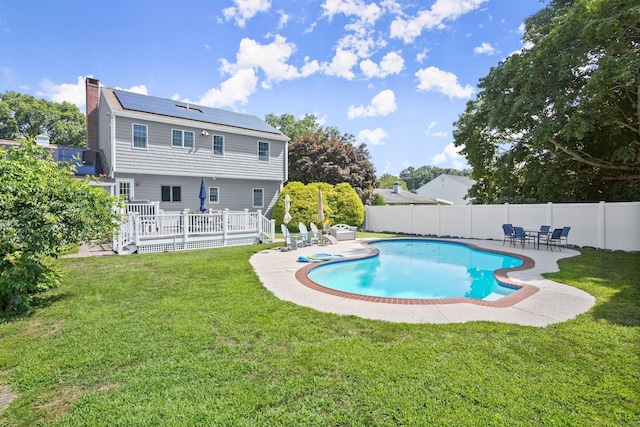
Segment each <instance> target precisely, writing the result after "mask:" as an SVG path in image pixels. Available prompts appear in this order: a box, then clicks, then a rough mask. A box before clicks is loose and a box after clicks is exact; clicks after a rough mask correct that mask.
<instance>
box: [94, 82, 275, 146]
mask: <svg viewBox="0 0 640 427" xmlns="http://www.w3.org/2000/svg"><path fill="white" fill-rule="evenodd" d="M101 89H102V91H103V92H107V93H109V92H110V93H113V95H115V99H117V101H118V103H119V105H118V106H116V105H112V108H117V107H121V108H122V110H128V111H137V112H140V113H147V114H154V115H159V116H165V117H174V118H180V119H187V120H195V121H198V122H202V123H209V124H215V125H222V126H230V127H234V128H240V129H247V130H252V131H258V132H266V133H270V134H274V136H278V137H281V136H284V135H283V134H282V132H280V131H279V130H277V129H276V128H274V127H273V126H271V125H269V124H268V123H266V122H265V121H264V120H262V119H260V118H259V117H257V116H252V115H248V114H241V113H235V112H232V111H226V110H221V109H218V108H210V107H204V106H201V105H196V104H190V103H186V102H180V101H174V100H171V99H163V98H156V97H153V96H148V95H141V94H138V93H133V92H126V91H123V90H118V89H109V88H104V87H103V88H101ZM279 139H281V138H279Z"/></svg>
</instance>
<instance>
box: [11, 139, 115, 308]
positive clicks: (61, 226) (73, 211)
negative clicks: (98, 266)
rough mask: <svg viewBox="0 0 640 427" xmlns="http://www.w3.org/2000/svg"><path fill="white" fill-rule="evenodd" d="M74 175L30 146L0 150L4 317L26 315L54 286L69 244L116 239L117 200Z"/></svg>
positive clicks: (42, 150) (31, 144) (41, 150)
mask: <svg viewBox="0 0 640 427" xmlns="http://www.w3.org/2000/svg"><path fill="white" fill-rule="evenodd" d="M74 172H75V169H74V167H73V166H72V165H71V163H61V164H58V163H56V162H55V161H53V159H52V158H51V155H50V154H49V153H48V152H47V151H45V150H44V149H43V148H41V147H38V146H37V145H35V144H33V143H32V142H24V143H22V144H21V145H20V146H18V147H14V148H12V149H10V150H6V149H3V148H0V311H3V312H5V313H12V312H19V311H23V310H25V309H27V308H28V307H29V306H30V305H31V302H32V297H33V295H34V294H36V293H38V292H41V291H44V290H47V289H50V288H51V287H54V286H56V285H57V283H58V280H59V273H58V271H57V269H56V266H55V259H56V258H57V257H58V255H59V254H60V252H61V251H62V250H63V249H66V248H67V247H68V245H69V244H76V243H79V242H83V241H88V240H91V239H95V238H104V237H111V236H112V235H113V231H114V227H115V224H116V221H115V220H116V217H115V216H114V215H115V214H114V211H113V210H112V209H113V206H114V202H115V199H114V198H113V197H112V196H110V195H109V194H108V193H107V192H106V191H104V190H102V189H99V188H93V187H91V186H90V185H89V182H88V180H87V179H76V178H75V177H74Z"/></svg>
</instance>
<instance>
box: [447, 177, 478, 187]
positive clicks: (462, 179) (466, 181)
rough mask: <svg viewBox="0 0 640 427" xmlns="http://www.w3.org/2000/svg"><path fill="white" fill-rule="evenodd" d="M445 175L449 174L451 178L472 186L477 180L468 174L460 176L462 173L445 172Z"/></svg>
mask: <svg viewBox="0 0 640 427" xmlns="http://www.w3.org/2000/svg"><path fill="white" fill-rule="evenodd" d="M443 175H444V176H447V177H449V178H451V179H454V180H456V181H458V182H459V183H461V184H464V185H466V186H467V187H471V186H472V185H473V184H475V183H476V182H475V181H474V180H472V179H470V178H468V177H466V176H460V175H449V174H443Z"/></svg>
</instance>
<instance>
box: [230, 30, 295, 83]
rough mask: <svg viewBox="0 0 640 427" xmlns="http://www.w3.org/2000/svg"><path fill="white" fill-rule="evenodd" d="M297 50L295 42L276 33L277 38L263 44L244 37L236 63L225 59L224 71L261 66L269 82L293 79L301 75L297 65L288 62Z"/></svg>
mask: <svg viewBox="0 0 640 427" xmlns="http://www.w3.org/2000/svg"><path fill="white" fill-rule="evenodd" d="M294 51H295V44H293V43H288V42H287V39H286V38H284V37H282V36H280V35H276V36H275V40H274V41H273V42H272V43H269V44H267V45H261V44H259V43H257V42H256V41H255V40H252V39H249V38H244V39H242V40H241V41H240V48H239V49H238V52H237V53H236V63H235V64H229V63H228V62H226V61H223V69H224V71H231V72H232V71H233V70H234V69H245V68H254V69H255V68H261V69H262V71H264V73H265V77H266V80H267V82H271V81H275V82H279V81H282V80H291V79H295V78H298V77H300V74H299V73H298V70H297V69H296V67H295V66H293V65H290V64H287V60H288V59H289V57H290V56H291V55H292V54H293V52H294Z"/></svg>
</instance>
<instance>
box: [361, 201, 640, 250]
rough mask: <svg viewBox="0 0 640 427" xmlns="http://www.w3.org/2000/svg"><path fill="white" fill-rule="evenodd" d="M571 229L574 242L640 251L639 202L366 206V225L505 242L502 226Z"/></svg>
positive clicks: (410, 232)
mask: <svg viewBox="0 0 640 427" xmlns="http://www.w3.org/2000/svg"><path fill="white" fill-rule="evenodd" d="M505 223H510V224H513V225H514V226H520V227H523V228H525V229H532V230H537V229H539V228H540V226H542V225H549V226H550V227H551V229H554V228H562V227H565V226H567V227H571V230H570V232H569V244H571V245H576V246H588V247H595V248H600V249H611V250H623V251H640V202H618V203H605V202H600V203H557V204H555V203H546V204H532V205H512V204H508V203H507V204H504V205H466V206H443V205H437V206H367V207H366V216H365V226H364V227H365V229H367V230H369V231H378V232H385V231H386V232H395V233H406V234H417V235H424V236H429V235H432V236H451V237H464V238H474V239H494V240H502V238H503V233H502V224H505Z"/></svg>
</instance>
